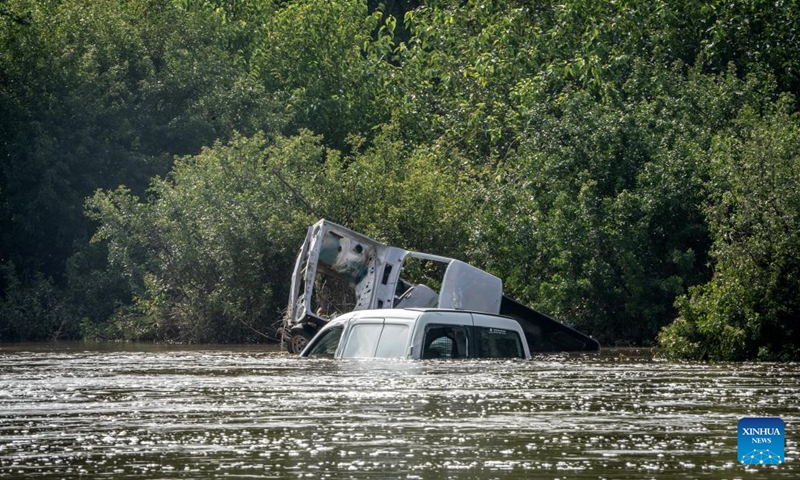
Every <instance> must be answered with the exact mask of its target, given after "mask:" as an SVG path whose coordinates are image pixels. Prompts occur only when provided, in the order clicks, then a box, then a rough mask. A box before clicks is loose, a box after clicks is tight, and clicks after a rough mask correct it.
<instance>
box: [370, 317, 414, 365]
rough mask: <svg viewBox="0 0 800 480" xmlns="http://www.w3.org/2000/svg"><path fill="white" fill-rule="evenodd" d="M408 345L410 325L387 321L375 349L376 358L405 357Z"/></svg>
mask: <svg viewBox="0 0 800 480" xmlns="http://www.w3.org/2000/svg"><path fill="white" fill-rule="evenodd" d="M407 347H408V326H407V325H400V324H393V323H387V324H385V325H384V326H383V333H381V339H380V341H379V342H378V349H377V350H375V357H376V358H403V357H405V356H406V348H407Z"/></svg>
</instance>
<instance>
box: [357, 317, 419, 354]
mask: <svg viewBox="0 0 800 480" xmlns="http://www.w3.org/2000/svg"><path fill="white" fill-rule="evenodd" d="M407 343H408V326H407V325H401V324H386V325H383V324H378V323H362V324H357V325H353V327H352V328H351V329H350V332H349V333H348V336H347V343H346V344H345V347H344V352H343V353H342V357H343V358H403V357H405V355H406V346H407Z"/></svg>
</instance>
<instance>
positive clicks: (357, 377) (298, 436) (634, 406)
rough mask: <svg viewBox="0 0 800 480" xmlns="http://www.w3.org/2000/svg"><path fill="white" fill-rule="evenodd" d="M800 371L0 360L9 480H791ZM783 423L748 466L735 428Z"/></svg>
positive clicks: (581, 359) (184, 358) (23, 351)
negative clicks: (776, 455) (777, 447)
mask: <svg viewBox="0 0 800 480" xmlns="http://www.w3.org/2000/svg"><path fill="white" fill-rule="evenodd" d="M798 387H800V365H798V364H769V363H766V364H763V363H762V364H755V363H742V364H701V363H677V362H666V361H662V360H659V359H653V357H652V354H651V352H650V351H649V350H647V349H617V350H606V351H604V352H603V353H602V354H600V355H579V356H572V355H552V356H542V357H537V358H535V359H533V360H531V361H340V362H337V361H332V360H313V359H312V360H309V359H299V358H296V357H292V356H289V355H287V354H284V353H282V352H281V351H280V350H279V349H278V348H277V347H273V346H235V347H231V346H220V345H205V346H189V347H187V346H163V345H162V346H154V345H126V344H60V343H59V344H19V345H4V346H2V347H0V475H1V476H6V477H26V478H27V477H59V478H64V477H65V478H71V477H78V476H90V477H96V476H108V477H113V478H121V477H136V478H144V477H150V478H164V477H169V478H208V477H210V476H217V475H220V476H222V475H226V476H230V477H239V478H242V477H258V478H301V477H308V478H412V479H413V478H531V477H536V478H562V479H563V478H598V477H608V478H619V477H626V478H656V477H658V478H796V477H797V476H798V473H800V467H798V452H797V439H798V434H797V427H796V425H798V423H799V422H798V420H800V412H799V410H800V388H798ZM745 416H778V417H781V418H783V420H784V421H785V423H786V432H787V435H786V447H785V455H786V459H785V463H783V464H782V465H777V466H754V467H749V466H742V465H740V464H738V462H737V461H736V449H737V437H736V433H737V432H736V424H737V421H738V419H739V418H741V417H745Z"/></svg>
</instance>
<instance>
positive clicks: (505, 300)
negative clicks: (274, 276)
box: [281, 220, 600, 354]
mask: <svg viewBox="0 0 800 480" xmlns="http://www.w3.org/2000/svg"><path fill="white" fill-rule="evenodd" d="M413 262H416V265H420V264H421V265H425V266H430V265H432V266H433V267H438V271H439V272H442V273H441V278H436V279H435V280H434V283H435V284H434V285H433V286H429V285H426V284H419V283H418V284H414V283H411V282H409V281H408V280H405V279H404V278H401V273H402V272H403V271H404V270H406V269H409V268H410V266H409V264H410V263H413ZM409 308H417V309H420V308H421V309H434V308H435V309H440V310H450V311H464V312H476V313H487V314H491V315H495V316H503V317H508V318H511V319H513V320H514V321H516V322H517V323H518V324H519V326H520V327H521V329H522V331H523V332H524V336H525V343H526V347H527V348H526V349H525V350H526V351H530V352H559V351H584V352H596V351H599V350H600V345H599V343H598V342H597V341H596V340H594V339H592V338H591V337H589V336H587V335H584V334H583V333H580V332H578V331H576V330H574V329H572V328H570V327H568V326H567V325H564V324H563V323H561V322H558V321H556V320H554V319H552V318H550V317H548V316H546V315H544V314H542V313H540V312H537V311H536V310H534V309H532V308H530V307H527V306H525V305H523V304H521V303H519V302H517V301H515V300H513V299H511V298H509V297H507V296H505V295H503V282H502V280H500V279H499V278H497V277H495V276H494V275H492V274H490V273H488V272H485V271H483V270H481V269H479V268H476V267H474V266H472V265H469V264H466V263H464V262H461V261H459V260H456V259H453V258H447V257H441V256H438V255H431V254H428V253H421V252H413V251H410V250H405V249H402V248H397V247H392V246H388V245H384V244H382V243H380V242H378V241H376V240H373V239H371V238H369V237H367V236H365V235H362V234H360V233H357V232H354V231H352V230H350V229H348V228H345V227H343V226H341V225H337V224H335V223H333V222H330V221H328V220H320V221H319V222H317V223H315V224H314V225H312V226H311V227H309V229H308V233H307V234H306V239H305V241H304V242H303V246H302V247H301V249H300V252H299V254H298V256H297V260H296V262H295V267H294V272H293V275H292V284H291V293H290V297H289V306H288V309H287V312H286V316H285V318H284V322H283V326H282V329H281V331H282V337H283V341H284V344H285V345H286V347H287V350H289V351H290V352H292V353H298V354H299V353H301V352H302V351H303V350H304V349H305V347H306V346H307V344H308V342H309V341H310V340H311V338H312V337H313V336H314V335H316V333H317V332H318V331H319V330H320V329H321V328H322V327H324V326H325V325H326V324H328V323H329V322H330V321H331V320H333V319H334V318H336V317H338V316H341V315H343V314H346V313H349V312H355V311H361V310H381V309H409Z"/></svg>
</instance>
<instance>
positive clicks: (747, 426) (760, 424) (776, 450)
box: [738, 418, 786, 465]
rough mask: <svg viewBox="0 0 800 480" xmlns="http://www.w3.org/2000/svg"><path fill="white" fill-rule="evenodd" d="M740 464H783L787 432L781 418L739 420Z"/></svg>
mask: <svg viewBox="0 0 800 480" xmlns="http://www.w3.org/2000/svg"><path fill="white" fill-rule="evenodd" d="M738 428H739V462H740V463H742V464H743V465H780V464H781V463H783V460H784V458H783V451H784V450H783V445H784V438H785V433H786V432H785V430H784V425H783V420H781V419H780V418H742V419H740V420H739V427H738Z"/></svg>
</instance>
